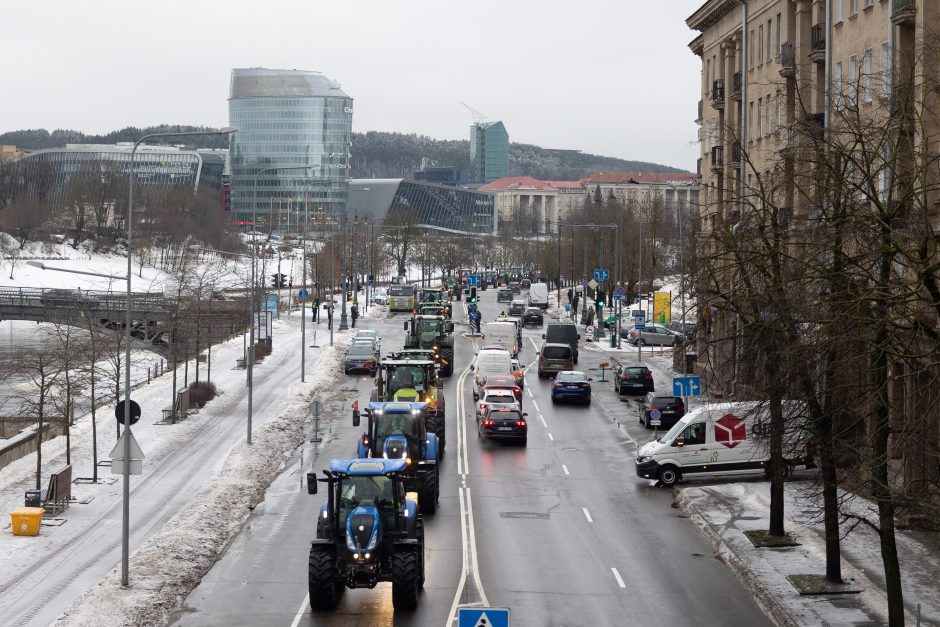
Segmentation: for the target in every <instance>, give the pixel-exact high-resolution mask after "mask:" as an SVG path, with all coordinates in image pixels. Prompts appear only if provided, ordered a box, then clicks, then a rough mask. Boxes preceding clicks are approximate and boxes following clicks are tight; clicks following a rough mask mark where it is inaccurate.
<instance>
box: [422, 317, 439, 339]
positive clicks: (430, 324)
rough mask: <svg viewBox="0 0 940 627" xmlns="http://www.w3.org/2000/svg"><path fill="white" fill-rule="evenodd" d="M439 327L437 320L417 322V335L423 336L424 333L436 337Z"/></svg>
mask: <svg viewBox="0 0 940 627" xmlns="http://www.w3.org/2000/svg"><path fill="white" fill-rule="evenodd" d="M439 325H440V321H439V320H418V330H417V332H418V335H424V334H425V333H428V334H431V335H437V329H438V326H439Z"/></svg>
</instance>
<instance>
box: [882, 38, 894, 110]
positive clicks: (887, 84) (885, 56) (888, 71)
mask: <svg viewBox="0 0 940 627" xmlns="http://www.w3.org/2000/svg"><path fill="white" fill-rule="evenodd" d="M892 75H893V71H892V68H891V48H890V47H889V46H888V42H887V41H883V42H881V97H882V98H885V99H888V98H890V97H891V86H892V82H893V81H892V80H891V77H892Z"/></svg>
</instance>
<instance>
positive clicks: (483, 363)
mask: <svg viewBox="0 0 940 627" xmlns="http://www.w3.org/2000/svg"><path fill="white" fill-rule="evenodd" d="M470 370H471V371H472V372H473V400H477V398H479V396H480V392H481V390H482V388H483V382H484V381H485V380H486V377H488V376H490V375H495V376H499V377H511V376H512V373H513V369H512V357H511V356H510V355H509V352H507V351H502V350H498V349H497V350H481V351H480V352H479V353H477V356H476V359H475V360H474V361H473V363H472V364H471V365H470Z"/></svg>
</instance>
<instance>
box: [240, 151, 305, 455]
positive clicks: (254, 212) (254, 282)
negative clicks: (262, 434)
mask: <svg viewBox="0 0 940 627" xmlns="http://www.w3.org/2000/svg"><path fill="white" fill-rule="evenodd" d="M318 167H320V164H319V163H308V164H306V165H288V166H271V167H268V168H261V169H260V170H258V171H257V172H255V178H254V183H253V185H252V188H251V189H252V191H253V192H254V194H253V195H252V199H251V290H250V292H249V294H250V296H249V298H250V302H251V320H250V321H249V327H250V330H249V331H248V355H246V356H245V359H246V360H247V363H248V434H247V436H246V440H245V441H246V442H247V443H248V444H251V421H252V418H253V412H254V397H253V392H254V387H255V385H254V367H253V366H254V363H255V318H256V317H257V312H256V311H255V290H256V289H257V286H258V279H257V270H256V268H257V265H258V261H257V251H256V248H257V247H256V246H255V237H256V236H257V234H258V232H257V230H256V228H255V227H256V226H257V222H258V178H259V177H260V176H261V175H262V174H264V173H265V172H277V171H279V170H309V169H311V168H318ZM271 200H272V205H273V201H274V197H273V196H272V197H271ZM272 214H273V207H272Z"/></svg>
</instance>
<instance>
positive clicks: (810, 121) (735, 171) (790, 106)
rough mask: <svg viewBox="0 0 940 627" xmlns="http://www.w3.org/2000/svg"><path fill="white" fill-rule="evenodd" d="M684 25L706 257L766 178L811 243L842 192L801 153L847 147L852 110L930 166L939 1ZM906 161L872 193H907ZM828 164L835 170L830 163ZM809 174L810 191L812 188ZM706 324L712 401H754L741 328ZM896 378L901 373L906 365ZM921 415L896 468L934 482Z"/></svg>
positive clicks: (905, 397)
mask: <svg viewBox="0 0 940 627" xmlns="http://www.w3.org/2000/svg"><path fill="white" fill-rule="evenodd" d="M827 11H828V14H827ZM686 23H687V24H688V26H689V27H690V28H691V29H692V30H694V31H698V33H699V34H698V35H697V36H696V37H695V38H694V39H693V40H692V42H691V43H690V44H689V46H690V48H691V50H692V52H693V53H694V54H696V55H698V56H699V57H700V58H701V62H702V67H701V100H700V101H699V103H698V117H697V121H698V122H699V138H698V139H699V142H700V147H701V158H700V159H699V171H700V174H701V186H700V192H699V224H700V234H699V243H698V244H697V246H698V249H699V251H698V252H699V254H700V255H701V256H703V257H704V256H705V255H708V254H709V253H711V252H713V250H712V247H714V245H715V244H714V242H715V239H714V238H712V237H710V236H711V235H712V234H715V233H718V232H720V231H721V232H726V233H729V232H730V233H734V232H735V228H734V227H735V226H740V225H743V224H745V223H746V222H747V220H748V218H749V216H750V215H753V213H749V212H754V211H755V203H754V202H750V198H753V196H754V195H755V194H756V193H757V188H758V186H759V185H761V184H762V181H761V180H760V179H761V178H762V175H763V174H765V173H766V174H767V176H768V177H769V176H770V173H771V172H773V176H775V177H778V178H779V179H780V182H781V184H780V185H779V187H778V188H776V189H775V192H774V193H775V194H776V197H775V199H774V204H775V206H776V207H779V216H780V221H779V225H780V228H782V229H783V230H784V231H785V232H786V233H787V234H788V235H787V237H788V238H789V240H788V241H790V242H791V243H792V242H793V241H795V240H798V239H799V238H807V237H812V229H813V228H814V225H817V224H818V223H819V214H820V207H821V206H822V205H821V204H820V203H825V202H829V201H828V200H827V198H829V197H830V195H829V192H828V186H831V185H832V186H834V184H833V183H832V181H831V179H828V178H827V177H826V176H822V175H820V173H819V172H818V171H813V172H810V171H809V170H811V169H812V168H814V167H815V166H814V165H812V164H817V163H821V162H822V161H823V159H820V158H814V156H813V155H811V154H809V153H807V150H808V148H807V146H808V145H810V144H813V139H816V140H818V141H817V142H816V144H815V146H816V148H815V149H817V150H820V149H819V148H818V146H821V145H824V143H825V142H828V145H829V146H833V145H834V143H835V142H839V141H841V137H842V135H841V134H840V131H839V130H838V129H839V127H838V124H839V123H840V121H844V119H845V115H844V111H846V110H849V109H850V110H851V111H852V112H854V114H855V115H856V116H857V118H858V122H859V124H860V125H862V124H868V125H870V127H871V128H879V124H880V125H881V127H883V128H885V129H888V130H887V131H886V132H890V133H895V132H896V133H899V135H900V136H902V137H906V138H908V139H907V140H905V141H906V142H907V144H906V145H908V146H909V147H910V148H909V150H910V154H911V155H917V154H918V153H921V154H924V155H927V156H928V158H929V159H930V160H931V163H932V164H933V166H934V167H933V169H934V170H936V159H937V155H940V143H938V140H940V124H938V123H937V120H936V119H935V118H934V117H933V116H934V111H938V112H940V107H937V104H938V103H937V96H936V94H937V90H936V89H934V88H933V87H932V86H931V85H936V84H937V83H933V82H932V81H935V80H936V77H934V76H932V73H933V72H935V71H936V68H937V50H938V49H940V46H938V44H940V35H938V33H940V3H938V2H936V1H934V0H828V1H827V0H708V1H707V2H704V3H703V4H702V5H701V6H700V7H699V9H698V10H697V11H695V12H694V13H693V14H692V15H691V16H690V17H689V18H688V19H687V21H686ZM899 111H903V112H904V113H902V114H899V113H898V112H899ZM889 121H890V122H891V124H889ZM833 124H835V125H836V126H833ZM843 128H844V127H843ZM807 138H808V139H807ZM824 138H825V142H824V141H823V139H824ZM888 143H890V142H888ZM899 145H905V143H904V142H901V143H900V144H899ZM809 149H814V148H809ZM827 150H828V149H827ZM900 152H902V151H898V152H896V153H894V154H892V155H890V157H891V159H893V160H895V161H892V163H896V164H897V165H896V166H893V167H895V170H894V171H895V172H897V175H895V178H894V180H893V183H891V182H889V179H888V178H886V177H885V176H882V175H879V178H878V179H877V180H874V181H870V182H866V184H867V185H870V187H871V191H869V192H867V193H868V194H871V195H876V194H877V195H878V196H877V197H878V198H883V197H884V198H889V197H891V195H890V194H889V188H890V189H892V190H893V189H895V186H904V185H907V184H908V182H907V181H905V179H904V177H903V176H901V174H903V173H905V172H907V173H911V172H913V171H914V170H915V166H913V165H912V163H913V161H914V160H916V158H917V157H916V156H913V157H912V159H911V162H912V163H907V164H906V163H905V154H900ZM827 154H828V153H827ZM827 163H828V164H829V166H830V167H832V164H833V161H832V160H831V159H829V160H828V161H827ZM887 170H888V169H887V168H884V169H883V170H882V173H884V172H885V171H887ZM814 176H815V179H814V180H813V181H812V182H811V183H810V184H809V185H808V186H807V185H806V179H807V178H813V177H814ZM888 176H890V174H889V175H888ZM801 177H804V178H803V179H802V182H801ZM926 177H927V179H928V180H927V183H928V184H926V185H924V186H923V187H924V192H923V201H922V202H921V201H918V203H917V204H918V205H919V206H920V208H921V209H922V210H923V211H924V212H925V213H926V215H927V223H930V227H926V228H934V229H935V228H936V226H935V225H937V223H938V222H940V219H938V218H937V216H938V208H940V204H938V198H937V192H936V188H937V185H936V183H937V180H936V179H937V176H936V174H932V173H928V174H927V175H926ZM843 180H844V179H843ZM808 192H809V193H808ZM862 195H863V196H864V194H862ZM749 197H750V198H749ZM868 197H869V198H870V197H871V196H868ZM892 202H893V201H892ZM923 224H924V223H923V222H922V225H923ZM919 228H922V229H923V228H924V227H923V226H921V227H919ZM935 232H936V231H935ZM708 324H709V325H710V327H709V328H710V338H711V339H710V340H709V343H710V346H709V347H708V349H707V350H709V351H711V353H712V354H711V356H710V359H709V362H708V366H707V367H706V368H705V369H706V372H703V375H705V378H706V380H707V381H709V384H710V388H711V392H712V393H714V394H717V395H726V396H738V397H744V396H746V395H747V392H746V385H742V386H740V387H738V388H737V390H736V389H735V388H736V386H737V384H738V383H742V384H746V383H747V377H748V375H749V374H750V373H752V372H753V369H749V368H747V367H742V366H741V364H740V363H739V361H740V349H739V348H736V347H735V345H734V343H735V338H736V337H739V334H740V331H736V330H735V328H734V324H735V320H734V319H733V317H732V316H731V315H730V314H729V315H724V316H722V315H718V314H716V315H714V316H713V318H711V319H709V321H708ZM933 324H934V325H935V326H936V321H934V323H933ZM738 341H740V340H738ZM702 350H706V349H704V348H703V349H702ZM892 368H893V369H894V370H893V372H894V373H896V374H897V373H899V372H900V369H901V368H903V365H899V364H893V365H892ZM938 374H940V372H938V370H937V366H936V365H933V366H930V367H929V368H927V369H926V370H925V372H924V373H923V375H922V376H920V377H905V378H903V379H902V378H901V377H898V378H897V379H898V383H897V384H896V385H894V387H893V388H892V390H891V400H890V402H891V404H892V407H897V408H899V411H898V415H913V414H917V413H918V409H917V408H918V406H919V405H918V404H920V405H923V404H924V400H923V398H925V394H926V392H925V390H929V391H930V395H932V396H933V397H936V396H940V393H938V392H937V389H936V388H937V384H936V381H937V379H938V377H937V375H938ZM739 375H740V381H739V380H738V379H739ZM732 382H733V383H732ZM925 386H926V387H925ZM736 392H737V393H736ZM855 402H858V399H856V400H855ZM926 411H928V412H931V413H933V414H934V417H933V418H931V419H928V420H927V421H924V424H926V425H927V426H926V427H924V429H925V432H924V433H923V436H922V438H921V442H922V447H920V446H918V447H916V450H911V451H909V452H908V451H906V452H905V453H904V456H903V459H897V460H896V463H897V464H898V465H899V466H900V467H903V469H904V476H905V477H906V480H910V479H911V478H914V479H917V480H920V481H922V482H923V481H926V482H933V483H934V484H936V482H937V481H938V475H940V455H938V449H940V417H937V416H936V414H937V412H938V409H937V408H936V407H933V406H931V407H930V408H926ZM930 423H932V424H930Z"/></svg>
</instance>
